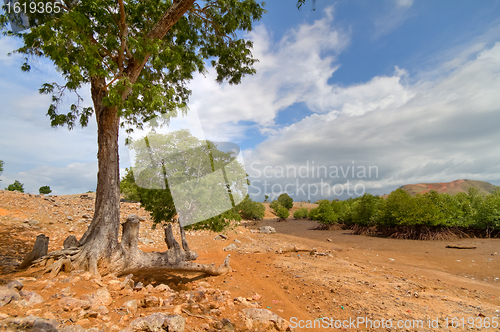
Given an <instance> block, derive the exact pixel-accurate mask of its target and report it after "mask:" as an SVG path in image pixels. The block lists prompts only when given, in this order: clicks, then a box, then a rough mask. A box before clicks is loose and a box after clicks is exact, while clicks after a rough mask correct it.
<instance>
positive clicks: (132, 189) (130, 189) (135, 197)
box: [120, 168, 141, 202]
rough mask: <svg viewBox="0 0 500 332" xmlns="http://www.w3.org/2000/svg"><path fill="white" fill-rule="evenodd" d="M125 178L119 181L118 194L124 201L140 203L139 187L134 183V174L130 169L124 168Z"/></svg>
mask: <svg viewBox="0 0 500 332" xmlns="http://www.w3.org/2000/svg"><path fill="white" fill-rule="evenodd" d="M125 172H126V173H125V176H124V177H123V178H122V180H121V181H120V194H122V195H123V197H125V199H126V200H129V201H135V202H140V201H141V196H140V194H139V190H140V188H139V186H138V185H137V184H136V183H135V178H134V173H133V172H132V168H130V169H129V168H125Z"/></svg>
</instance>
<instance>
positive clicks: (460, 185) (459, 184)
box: [399, 179, 500, 196]
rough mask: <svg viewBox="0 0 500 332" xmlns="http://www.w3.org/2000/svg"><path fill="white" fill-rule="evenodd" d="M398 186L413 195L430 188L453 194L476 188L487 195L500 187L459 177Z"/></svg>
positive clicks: (425, 191)
mask: <svg viewBox="0 0 500 332" xmlns="http://www.w3.org/2000/svg"><path fill="white" fill-rule="evenodd" d="M399 188H400V189H403V190H404V191H406V192H407V193H408V194H410V195H412V196H415V195H417V194H425V193H428V192H429V191H431V190H435V191H437V192H438V193H447V194H450V195H455V194H458V193H459V192H465V193H466V192H468V190H469V188H477V189H478V190H479V192H480V193H481V194H485V195H489V194H492V193H493V192H494V191H495V190H496V189H498V188H500V187H499V186H495V185H493V184H491V183H489V182H485V181H478V180H468V179H459V180H455V181H451V182H435V183H416V184H405V185H404V186H401V187H399Z"/></svg>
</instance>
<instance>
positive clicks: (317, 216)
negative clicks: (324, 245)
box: [309, 200, 338, 224]
mask: <svg viewBox="0 0 500 332" xmlns="http://www.w3.org/2000/svg"><path fill="white" fill-rule="evenodd" d="M318 204H319V205H318V207H316V208H314V209H311V210H310V211H309V218H310V219H312V220H316V221H318V222H320V223H323V224H333V223H335V222H336V221H337V219H338V215H337V214H336V213H335V211H334V210H333V206H332V204H331V203H330V202H329V201H327V200H322V201H319V202H318Z"/></svg>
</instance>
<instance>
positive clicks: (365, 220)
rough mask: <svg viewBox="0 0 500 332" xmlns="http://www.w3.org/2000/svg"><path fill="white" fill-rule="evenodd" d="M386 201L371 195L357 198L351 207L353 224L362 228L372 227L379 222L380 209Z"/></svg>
mask: <svg viewBox="0 0 500 332" xmlns="http://www.w3.org/2000/svg"><path fill="white" fill-rule="evenodd" d="M383 201H384V199H383V198H381V197H378V196H373V195H371V194H364V195H363V196H361V197H358V198H356V200H355V202H354V203H353V205H352V206H351V214H352V221H353V223H355V224H357V225H361V226H371V225H373V224H376V223H377V222H378V220H379V208H380V207H381V205H383Z"/></svg>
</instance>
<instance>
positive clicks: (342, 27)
mask: <svg viewBox="0 0 500 332" xmlns="http://www.w3.org/2000/svg"><path fill="white" fill-rule="evenodd" d="M265 8H266V10H267V11H268V13H267V14H265V15H264V17H263V19H262V20H261V21H259V22H257V23H256V25H255V29H254V31H252V32H251V33H250V34H248V35H247V37H248V38H250V39H252V40H253V42H254V50H253V54H254V56H255V57H256V58H258V59H259V60H260V61H259V62H258V63H257V65H256V68H257V74H256V75H254V76H251V77H245V78H244V80H243V82H242V84H241V85H239V86H229V85H227V84H222V85H219V84H217V83H215V82H214V74H213V72H211V73H209V74H208V75H206V77H203V76H196V77H195V78H194V79H193V81H192V82H191V85H190V86H191V89H192V90H193V95H192V97H191V101H190V104H189V108H190V110H191V111H193V112H195V113H197V114H198V116H199V118H200V122H201V126H202V127H203V131H204V134H205V137H206V138H208V139H212V140H219V141H231V142H235V143H237V144H239V145H240V147H241V148H242V150H243V158H244V160H245V165H246V167H247V172H248V173H249V175H250V177H251V179H250V180H251V183H252V185H251V186H250V188H249V190H250V193H251V194H252V195H253V197H254V198H256V199H259V200H261V199H263V196H264V194H266V193H267V194H268V195H270V196H273V195H279V194H280V193H281V192H282V191H285V190H286V191H287V192H288V193H289V194H290V195H291V196H292V197H293V198H294V199H296V200H301V199H305V200H307V199H311V200H312V201H315V200H317V199H321V198H329V199H333V198H346V197H347V196H350V195H354V196H356V195H359V194H362V193H364V192H370V193H373V194H385V193H388V192H390V191H392V190H394V189H395V188H397V187H399V186H401V185H404V184H407V183H419V182H447V181H453V180H456V179H462V178H467V179H474V180H483V181H488V182H491V183H493V184H496V185H500V144H498V142H500V131H499V130H498V125H497V124H498V123H500V94H499V93H498V91H500V75H499V73H500V2H498V1H480V2H474V1H418V0H415V1H411V0H386V1H382V0H381V1H347V0H344V1H321V0H317V1H316V3H315V5H314V10H313V5H312V2H309V3H306V4H305V5H304V6H303V7H302V8H301V9H300V10H297V9H296V8H295V6H294V3H293V2H290V1H269V2H268V3H267V4H266V6H265ZM16 43H17V42H16V41H15V40H12V39H8V38H5V37H2V38H0V72H1V73H2V75H1V76H0V87H1V90H0V100H2V107H1V108H0V112H1V114H0V116H1V118H2V130H1V132H0V159H1V160H4V162H5V167H4V169H5V170H4V173H3V174H2V175H1V176H0V179H1V180H2V182H0V186H1V187H6V186H7V185H8V184H10V183H12V182H13V181H14V180H16V179H17V180H19V181H20V182H22V183H24V185H25V188H26V189H27V191H29V192H32V193H37V192H38V188H39V187H40V186H43V185H50V186H51V188H52V189H53V190H54V193H57V194H65V193H78V192H84V191H87V190H95V185H96V169H97V160H96V153H97V147H96V126H95V124H94V121H93V120H91V121H90V125H89V127H87V128H85V129H75V130H73V131H68V130H66V129H63V128H60V129H53V128H51V127H50V123H49V119H48V118H47V117H46V116H45V113H46V108H47V106H48V104H49V100H48V98H47V97H46V96H40V95H39V94H38V92H37V91H38V88H39V87H40V85H41V84H42V83H44V82H52V81H54V80H57V79H58V74H57V72H56V71H55V70H54V69H53V68H52V67H51V65H50V63H49V62H47V61H44V60H40V61H39V62H38V64H37V66H36V69H35V70H33V71H32V72H31V73H29V74H27V73H23V72H21V70H20V69H19V66H20V64H21V60H20V59H19V58H18V57H16V56H12V57H7V56H6V53H7V52H9V51H11V50H13V49H14V48H15V47H16V45H18V44H16ZM83 96H84V98H87V100H90V98H89V94H88V91H86V92H84V95H83ZM124 136H125V135H122V136H121V143H122V145H121V148H120V158H121V168H122V169H123V168H125V167H128V166H130V158H129V152H128V150H127V148H126V147H124V145H123V138H124ZM301 169H302V170H303V171H304V172H302V173H300V170H301ZM306 169H307V172H305V170H306ZM369 170H371V171H372V172H371V173H369ZM353 171H354V172H353ZM375 171H376V172H375ZM273 186H274V187H273ZM321 189H322V190H321ZM355 189H356V190H355Z"/></svg>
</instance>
